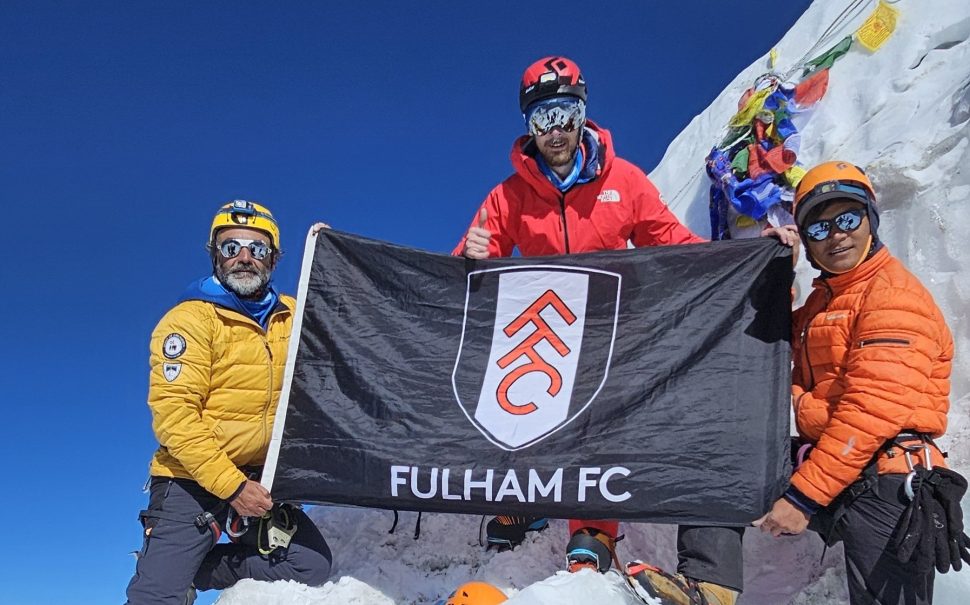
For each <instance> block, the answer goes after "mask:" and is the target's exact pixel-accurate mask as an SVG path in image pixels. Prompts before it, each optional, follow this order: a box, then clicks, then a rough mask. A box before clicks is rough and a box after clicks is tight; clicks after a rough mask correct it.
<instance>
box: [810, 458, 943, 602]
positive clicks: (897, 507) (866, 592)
mask: <svg viewBox="0 0 970 605" xmlns="http://www.w3.org/2000/svg"><path fill="white" fill-rule="evenodd" d="M905 481H906V475H896V474H893V475H881V476H880V477H879V478H878V480H876V481H875V485H874V487H873V488H872V489H869V490H867V491H864V492H862V494H861V495H859V496H858V497H856V498H855V499H854V500H852V501H851V502H839V500H836V501H835V502H834V503H833V504H832V505H831V506H829V507H827V508H824V509H822V510H821V511H819V512H818V513H816V514H815V515H814V516H813V517H812V521H811V523H810V524H809V529H812V530H814V531H817V532H819V534H820V535H821V536H822V537H823V539H826V540H827V542H828V543H829V544H834V543H836V542H839V541H841V542H842V543H843V547H844V548H845V570H846V576H847V579H848V585H849V601H850V603H851V604H852V605H897V604H899V605H930V604H931V603H932V602H933V581H934V579H935V578H936V571H935V570H934V569H930V571H929V572H927V573H917V572H915V571H913V569H912V568H911V566H908V565H903V564H902V563H900V562H899V560H898V559H897V558H896V555H895V552H893V551H892V546H891V545H890V544H889V538H890V536H892V533H893V529H894V528H895V527H896V524H897V522H898V521H899V517H900V516H901V515H902V514H903V511H904V510H905V509H906V507H907V506H908V505H909V500H908V499H907V497H906V494H905V493H904V491H903V489H904V487H903V486H904V483H905Z"/></svg>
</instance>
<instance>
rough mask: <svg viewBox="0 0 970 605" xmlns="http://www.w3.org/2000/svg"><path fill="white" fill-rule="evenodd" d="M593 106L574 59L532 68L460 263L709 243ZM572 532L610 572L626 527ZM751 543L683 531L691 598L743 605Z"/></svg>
mask: <svg viewBox="0 0 970 605" xmlns="http://www.w3.org/2000/svg"><path fill="white" fill-rule="evenodd" d="M586 100H587V88H586V81H585V79H584V78H583V75H582V73H581V72H580V69H579V66H578V65H577V64H576V63H575V62H574V61H572V60H570V59H567V58H566V57H562V56H552V57H545V58H543V59H539V60H538V61H536V62H535V63H533V64H532V65H530V66H529V67H528V68H526V70H525V73H524V74H523V76H522V81H521V85H520V88H519V108H520V109H521V110H522V114H523V117H524V119H525V123H526V128H527V130H528V132H527V134H525V135H522V136H521V137H519V138H518V139H517V140H516V141H515V142H514V144H513V145H512V152H511V161H512V166H513V168H514V170H515V172H514V173H513V174H512V176H510V177H508V178H507V179H505V180H504V181H502V182H501V183H500V184H499V185H497V186H496V187H495V188H494V189H492V191H491V192H490V193H489V194H488V196H487V197H486V198H485V201H484V202H483V203H482V204H481V206H480V207H479V209H478V210H477V212H476V214H475V217H474V218H473V220H472V222H471V226H470V227H469V229H468V231H467V233H466V234H465V237H464V238H463V239H462V240H461V241H460V242H459V243H458V245H457V246H456V247H455V249H454V251H453V254H454V255H456V256H465V257H467V258H470V259H476V260H481V259H486V258H490V257H502V256H511V255H512V253H513V250H515V249H518V251H519V253H520V254H521V255H522V256H543V255H552V254H575V253H581V252H595V251H600V250H622V249H625V248H627V245H628V242H630V243H632V244H633V245H634V246H637V247H640V246H663V245H671V244H691V243H700V242H705V241H706V240H704V239H703V238H701V237H699V236H697V235H695V234H694V233H693V232H691V231H690V230H689V229H688V228H687V227H685V226H684V225H682V224H681V223H680V221H679V220H677V217H676V216H674V214H673V213H672V212H671V211H670V210H669V209H668V208H667V205H666V204H665V203H664V201H663V200H662V199H661V197H660V193H659V191H657V188H656V187H655V186H654V185H653V183H651V182H650V179H649V178H647V175H646V174H644V172H643V171H642V170H640V169H639V168H637V167H636V166H635V165H633V164H632V163H630V162H628V161H626V160H624V159H623V158H621V157H618V156H617V155H616V152H615V151H614V148H613V142H612V138H611V136H610V132H609V131H608V130H606V129H605V128H602V127H600V126H599V125H597V124H596V123H594V122H593V121H592V120H589V119H587V117H586ZM764 235H772V236H775V237H777V238H778V239H779V240H780V241H781V242H782V243H783V244H785V245H789V246H792V245H794V244H796V243H797V237H796V236H795V235H794V232H793V230H788V229H784V228H781V229H778V228H772V229H769V230H766V231H765V233H764ZM546 525H547V521H546V519H544V518H541V517H524V516H512V515H506V516H498V517H495V518H493V519H492V520H491V521H490V522H489V524H488V528H487V535H488V541H489V545H490V546H498V547H500V548H511V547H514V546H515V545H517V544H518V543H520V542H521V541H522V540H523V539H524V537H525V534H526V532H527V531H536V530H541V529H544V528H545V527H546ZM569 530H570V534H571V535H572V536H573V538H572V539H571V540H570V543H569V545H568V546H567V558H568V559H569V560H570V563H571V566H573V565H574V564H581V563H583V561H582V560H580V559H582V558H584V557H592V558H595V559H596V562H595V563H594V564H592V565H593V566H594V567H597V568H598V569H599V570H600V571H606V570H608V569H609V567H610V559H611V558H612V557H613V546H614V543H615V541H616V537H617V530H618V523H617V521H591V520H572V521H570V525H569ZM741 536H742V530H741V529H740V528H724V527H687V526H682V527H680V528H679V532H678V552H679V554H680V563H679V565H678V570H679V571H680V572H681V573H682V574H683V576H686V578H684V577H683V576H682V577H681V579H683V580H684V584H683V585H684V587H685V590H687V591H688V592H690V593H691V595H693V596H694V597H696V598H700V597H698V596H697V595H698V594H699V593H700V592H701V591H704V593H705V594H706V595H708V596H707V599H708V602H709V603H711V604H712V605H727V604H733V603H734V602H735V600H736V598H737V595H738V594H739V593H740V591H741V590H742V566H741ZM688 585H689V586H688ZM680 596H681V597H683V598H684V599H689V598H691V596H689V595H686V594H681V595H680ZM683 602H684V603H689V602H690V601H688V600H684V601H683ZM698 602H699V601H698Z"/></svg>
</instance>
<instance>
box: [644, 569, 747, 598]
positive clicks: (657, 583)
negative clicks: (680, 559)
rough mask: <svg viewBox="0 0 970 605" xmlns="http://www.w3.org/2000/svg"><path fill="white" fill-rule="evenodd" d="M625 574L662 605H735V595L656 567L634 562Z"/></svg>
mask: <svg viewBox="0 0 970 605" xmlns="http://www.w3.org/2000/svg"><path fill="white" fill-rule="evenodd" d="M627 573H628V574H629V575H630V576H631V577H632V578H633V579H635V580H636V581H637V583H638V584H639V585H640V588H642V589H643V590H644V592H646V593H647V595H649V596H651V597H653V598H655V599H660V602H661V603H663V605H735V603H736V602H737V600H738V594H739V593H738V592H737V591H736V590H731V589H730V588H728V587H726V586H721V585H720V584H714V583H712V582H698V581H697V580H694V579H692V578H687V577H685V576H683V575H681V574H679V573H678V574H669V573H667V572H665V571H664V570H662V569H660V568H659V567H654V566H653V565H648V564H647V563H642V562H640V561H634V562H633V563H629V564H628V565H627Z"/></svg>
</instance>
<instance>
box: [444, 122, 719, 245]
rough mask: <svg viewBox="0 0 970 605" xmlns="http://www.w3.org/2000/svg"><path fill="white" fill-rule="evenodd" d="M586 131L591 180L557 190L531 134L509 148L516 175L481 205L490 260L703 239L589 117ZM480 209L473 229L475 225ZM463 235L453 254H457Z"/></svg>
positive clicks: (608, 134)
mask: <svg viewBox="0 0 970 605" xmlns="http://www.w3.org/2000/svg"><path fill="white" fill-rule="evenodd" d="M586 132H587V136H586V137H584V143H588V142H589V141H590V140H592V141H594V142H595V143H596V144H597V146H598V149H597V159H598V166H596V167H594V170H595V178H593V179H592V180H591V181H589V182H587V183H582V184H576V185H574V186H573V187H571V188H570V189H568V190H567V191H566V192H565V193H562V192H560V191H559V190H558V189H557V188H556V187H555V186H553V184H552V183H551V182H550V181H549V179H548V178H546V176H545V175H544V174H543V173H542V171H541V170H540V169H539V164H538V163H537V162H536V160H535V155H536V154H537V153H538V151H537V150H536V148H535V144H534V143H533V142H532V138H531V137H529V136H522V137H520V138H519V139H518V140H516V141H515V143H514V144H513V145H512V154H511V160H512V166H513V168H514V169H515V174H513V175H512V176H510V177H509V178H507V179H505V180H504V181H503V182H501V183H500V184H499V185H498V186H496V187H495V188H494V189H492V191H491V193H489V194H488V197H487V198H485V201H484V202H483V203H482V206H481V208H484V209H485V210H486V211H487V220H486V223H485V228H486V229H488V230H489V231H491V233H492V241H491V245H490V246H489V249H488V252H489V256H491V257H493V258H494V257H501V256H511V255H512V249H513V248H515V247H518V249H519V253H520V254H522V256H545V255H550V254H568V253H577V252H596V251H599V250H622V249H624V248H626V247H627V245H626V242H627V240H630V241H632V242H633V245H634V246H637V247H640V246H662V245H667V244H689V243H698V242H704V241H706V240H704V239H702V238H700V237H698V236H697V235H695V234H694V233H692V232H691V231H690V230H689V229H688V228H687V227H685V226H683V225H682V224H681V223H680V221H678V220H677V217H676V216H674V214H673V213H672V212H671V211H670V210H669V209H668V208H667V205H666V204H665V203H664V202H663V200H662V199H661V198H660V192H658V191H657V188H656V187H655V186H654V185H653V183H651V182H650V179H648V178H647V175H646V174H644V173H643V171H642V170H640V169H639V168H637V167H636V166H634V165H633V164H631V163H630V162H627V161H626V160H624V159H623V158H620V157H617V156H616V152H615V151H614V150H613V142H612V138H611V137H610V132H609V131H608V130H606V129H603V128H600V127H598V126H597V125H596V124H594V123H593V122H592V121H587V123H586ZM481 208H479V209H478V210H477V211H476V212H475V218H474V219H473V220H472V226H477V225H478V217H479V216H480V215H481ZM463 249H464V239H462V241H461V242H459V243H458V246H457V247H456V248H455V249H454V251H453V252H452V254H454V255H456V256H458V255H461V253H462V251H463Z"/></svg>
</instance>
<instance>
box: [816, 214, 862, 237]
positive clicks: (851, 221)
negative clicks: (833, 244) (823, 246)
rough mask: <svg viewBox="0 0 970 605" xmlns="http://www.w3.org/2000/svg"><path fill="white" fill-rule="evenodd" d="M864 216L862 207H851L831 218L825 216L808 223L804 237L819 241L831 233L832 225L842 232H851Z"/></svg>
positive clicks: (857, 226)
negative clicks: (822, 218)
mask: <svg viewBox="0 0 970 605" xmlns="http://www.w3.org/2000/svg"><path fill="white" fill-rule="evenodd" d="M865 216H866V211H865V209H864V208H852V209H850V210H846V211H845V212H843V213H841V214H839V215H838V216H836V217H833V218H827V219H824V220H820V221H815V222H813V223H810V224H809V225H808V226H806V227H805V229H804V231H805V237H807V238H808V239H809V240H811V241H813V242H821V241H825V240H826V239H828V237H829V236H830V235H832V227H833V225H834V226H835V228H836V229H838V230H839V231H842V232H844V233H852V232H853V231H855V230H856V229H858V228H859V226H860V225H862V219H863V218H864V217H865Z"/></svg>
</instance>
